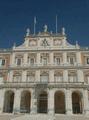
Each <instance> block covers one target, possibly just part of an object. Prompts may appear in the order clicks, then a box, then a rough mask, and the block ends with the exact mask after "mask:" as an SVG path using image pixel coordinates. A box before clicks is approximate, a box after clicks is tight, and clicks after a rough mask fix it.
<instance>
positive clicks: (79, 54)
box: [76, 51, 82, 65]
mask: <svg viewBox="0 0 89 120" xmlns="http://www.w3.org/2000/svg"><path fill="white" fill-rule="evenodd" d="M76 61H77V64H78V65H81V64H82V59H81V52H80V51H78V52H77V53H76Z"/></svg>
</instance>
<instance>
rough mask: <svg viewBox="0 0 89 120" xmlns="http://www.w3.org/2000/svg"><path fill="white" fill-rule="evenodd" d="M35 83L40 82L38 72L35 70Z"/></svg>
mask: <svg viewBox="0 0 89 120" xmlns="http://www.w3.org/2000/svg"><path fill="white" fill-rule="evenodd" d="M35 82H40V70H36V74H35Z"/></svg>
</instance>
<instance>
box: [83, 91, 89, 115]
mask: <svg viewBox="0 0 89 120" xmlns="http://www.w3.org/2000/svg"><path fill="white" fill-rule="evenodd" d="M83 98H84V113H85V114H87V115H89V101H88V90H87V89H85V90H84V91H83Z"/></svg>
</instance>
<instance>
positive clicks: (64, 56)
mask: <svg viewBox="0 0 89 120" xmlns="http://www.w3.org/2000/svg"><path fill="white" fill-rule="evenodd" d="M63 64H64V65H67V53H66V52H63Z"/></svg>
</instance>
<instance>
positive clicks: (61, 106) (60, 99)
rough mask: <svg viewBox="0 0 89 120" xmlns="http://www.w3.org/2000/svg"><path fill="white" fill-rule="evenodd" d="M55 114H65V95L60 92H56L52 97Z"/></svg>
mask: <svg viewBox="0 0 89 120" xmlns="http://www.w3.org/2000/svg"><path fill="white" fill-rule="evenodd" d="M54 99H55V100H54V104H55V105H54V106H55V113H59V114H64V113H65V95H64V93H63V92H61V91H57V92H56V93H55V96H54Z"/></svg>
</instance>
